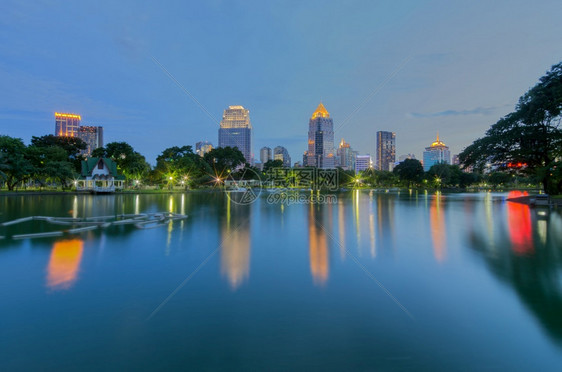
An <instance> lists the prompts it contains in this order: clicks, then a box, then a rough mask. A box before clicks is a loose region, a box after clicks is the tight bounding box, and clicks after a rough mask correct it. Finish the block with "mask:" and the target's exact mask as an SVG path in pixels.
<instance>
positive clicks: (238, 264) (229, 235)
mask: <svg viewBox="0 0 562 372" xmlns="http://www.w3.org/2000/svg"><path fill="white" fill-rule="evenodd" d="M227 203H228V204H227V210H226V221H224V223H223V224H222V229H221V239H222V244H221V252H220V254H221V260H220V261H221V273H222V275H224V276H226V278H227V279H228V282H229V283H230V286H231V288H232V289H237V288H238V287H240V285H241V284H242V283H243V282H244V280H247V279H248V277H249V276H250V228H249V221H248V222H245V223H243V224H242V225H240V222H239V221H234V222H233V221H232V219H233V217H236V216H239V215H240V213H249V212H250V210H249V209H248V208H249V206H246V205H242V206H240V205H238V204H234V203H231V202H230V199H229V198H227ZM231 208H233V209H234V212H235V213H231ZM236 212H238V214H237V213H236ZM240 217H241V218H240V219H243V218H245V217H244V216H240Z"/></svg>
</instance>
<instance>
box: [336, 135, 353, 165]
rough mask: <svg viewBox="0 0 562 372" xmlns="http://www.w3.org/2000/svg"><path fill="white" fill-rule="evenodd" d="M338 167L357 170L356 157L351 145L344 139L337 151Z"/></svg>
mask: <svg viewBox="0 0 562 372" xmlns="http://www.w3.org/2000/svg"><path fill="white" fill-rule="evenodd" d="M336 160H337V163H336V165H337V166H338V167H342V168H343V169H346V170H347V169H355V156H354V154H353V150H352V149H351V145H350V144H349V143H347V142H345V140H344V139H343V138H342V139H341V141H340V145H339V147H338V148H337V150H336Z"/></svg>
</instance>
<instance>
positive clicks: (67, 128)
mask: <svg viewBox="0 0 562 372" xmlns="http://www.w3.org/2000/svg"><path fill="white" fill-rule="evenodd" d="M81 119H82V118H81V117H80V115H76V114H68V113H60V112H55V136H61V137H62V136H64V137H76V136H78V128H80V120H81Z"/></svg>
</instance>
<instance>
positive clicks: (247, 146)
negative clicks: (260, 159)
mask: <svg viewBox="0 0 562 372" xmlns="http://www.w3.org/2000/svg"><path fill="white" fill-rule="evenodd" d="M220 125H221V127H220V129H219V147H228V146H230V147H237V148H238V150H240V152H242V154H243V155H244V158H246V162H247V163H250V164H252V124H251V123H250V110H247V109H245V108H244V107H243V106H228V109H226V110H224V114H223V116H222V120H221V124H220Z"/></svg>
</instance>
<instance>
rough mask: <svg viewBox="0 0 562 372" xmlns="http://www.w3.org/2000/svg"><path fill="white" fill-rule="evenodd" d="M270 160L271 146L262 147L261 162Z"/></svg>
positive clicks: (271, 156)
mask: <svg viewBox="0 0 562 372" xmlns="http://www.w3.org/2000/svg"><path fill="white" fill-rule="evenodd" d="M270 160H273V152H272V151H271V147H262V148H261V150H260V161H261V163H262V164H265V163H267V162H268V161H270Z"/></svg>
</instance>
